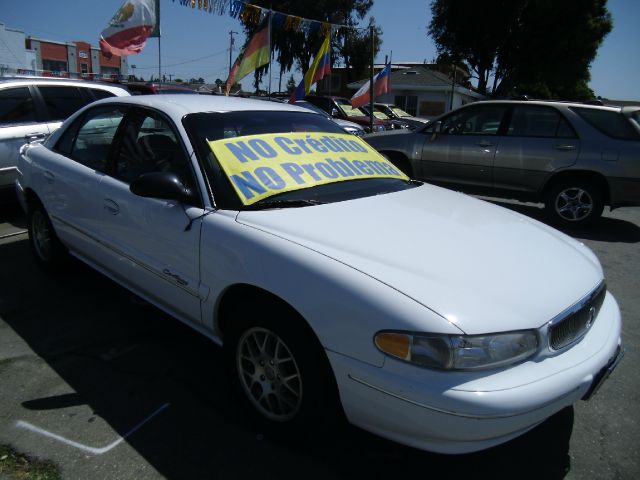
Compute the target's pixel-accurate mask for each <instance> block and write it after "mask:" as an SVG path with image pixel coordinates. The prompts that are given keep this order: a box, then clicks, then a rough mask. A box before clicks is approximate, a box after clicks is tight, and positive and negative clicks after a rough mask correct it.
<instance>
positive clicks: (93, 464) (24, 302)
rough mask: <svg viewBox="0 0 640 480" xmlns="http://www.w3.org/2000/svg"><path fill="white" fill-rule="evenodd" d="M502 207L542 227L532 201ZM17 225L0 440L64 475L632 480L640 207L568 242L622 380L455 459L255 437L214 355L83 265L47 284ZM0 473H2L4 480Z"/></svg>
mask: <svg viewBox="0 0 640 480" xmlns="http://www.w3.org/2000/svg"><path fill="white" fill-rule="evenodd" d="M507 206H509V207H510V208H513V209H516V210H518V211H521V212H522V213H525V214H528V215H531V216H533V217H536V218H539V217H540V212H539V210H538V209H537V208H535V207H534V206H523V205H513V204H507ZM25 229H26V225H25V219H24V216H23V214H22V212H21V211H20V209H19V207H17V206H6V205H5V206H0V265H1V266H2V267H1V270H0V278H1V282H0V445H5V446H10V447H11V448H12V449H14V450H15V451H17V452H21V453H23V454H25V455H28V456H29V457H30V458H31V459H32V460H33V459H41V460H47V461H49V462H50V464H51V465H53V466H55V469H57V470H58V471H59V472H60V473H61V477H62V478H65V479H79V478H103V479H111V478H113V479H157V478H175V479H182V478H193V479H195V478H221V479H222V478H248V477H250V476H251V477H259V478H262V479H268V478H278V479H282V478H294V477H295V478H300V477H302V478H385V477H393V478H400V477H404V476H409V475H410V476H412V477H414V476H416V477H417V476H420V477H424V478H428V477H431V478H437V477H440V478H452V477H455V478H462V477H466V476H473V477H476V478H478V477H479V478H484V477H488V476H491V477H492V478H528V477H537V478H545V479H548V478H549V479H553V478H571V479H595V478H597V479H631V478H637V477H638V476H639V475H640V425H639V420H640V408H639V407H640V369H638V368H637V367H636V365H638V364H639V363H640V355H639V353H638V346H639V345H640V327H639V322H640V295H639V293H640V208H628V209H620V210H616V211H614V212H606V213H605V217H604V218H603V219H602V221H601V222H600V223H599V224H598V225H597V226H594V227H592V228H591V229H589V230H585V231H579V232H567V233H569V234H571V235H572V236H574V237H576V238H579V239H580V240H582V241H584V242H585V243H586V244H587V245H588V246H589V247H591V248H592V249H593V250H594V251H595V253H596V254H597V255H598V257H599V258H600V260H601V262H602V264H603V267H604V270H605V274H606V277H607V283H608V287H609V290H610V291H611V292H612V293H613V294H614V295H615V297H616V298H617V300H618V303H619V304H620V307H621V310H622V314H623V321H624V325H623V342H624V346H625V348H626V356H625V358H624V359H623V361H622V363H621V364H620V365H619V366H618V368H617V370H616V371H615V372H614V373H613V375H612V376H611V377H610V378H609V380H608V381H607V382H606V383H605V384H604V386H603V388H602V389H601V390H600V392H599V393H598V394H597V395H596V396H595V397H594V398H593V399H592V400H591V401H589V402H580V403H579V404H577V405H576V406H575V408H574V409H567V410H564V411H562V412H560V413H559V414H557V415H556V416H554V417H552V418H551V419H549V420H548V421H547V422H545V423H543V424H542V425H540V426H539V427H537V428H536V429H534V430H532V431H531V432H529V433H528V434H526V435H524V436H522V437H520V438H518V439H516V440H514V441H511V442H509V443H508V444H505V445H502V446H499V447H496V448H493V449H490V450H488V451H485V452H480V453H475V454H470V455H462V456H446V455H436V454H431V453H426V452H421V451H418V450H414V449H411V448H407V447H404V446H401V445H397V444H395V443H392V442H388V441H385V440H382V439H380V438H377V437H375V436H373V435H370V434H368V433H366V432H363V431H361V430H359V429H357V428H354V427H350V426H347V425H345V426H343V427H342V429H341V430H340V431H339V432H335V434H334V435H331V436H328V437H326V436H325V437H321V438H318V437H317V436H316V434H315V432H308V434H307V436H306V437H305V438H275V437H270V436H269V435H266V434H265V433H264V432H261V431H259V430H256V429H255V427H254V426H253V425H252V424H251V423H250V422H249V420H248V419H247V418H246V417H245V415H244V413H243V411H242V409H241V408H240V406H239V405H238V404H237V401H236V399H234V398H233V396H231V395H230V394H229V392H228V391H227V380H226V378H225V375H224V372H223V371H222V369H221V366H220V363H221V362H220V361H221V357H222V355H221V350H220V349H218V348H217V347H216V346H214V345H213V344H211V343H210V341H209V340H207V339H206V338H204V337H202V336H200V335H199V334H197V333H196V332H194V331H192V330H190V329H189V328H188V327H186V326H183V325H182V324H180V323H179V322H178V321H176V320H173V319H171V318H169V317H167V316H166V315H165V314H163V313H162V312H160V311H158V310H157V309H155V308H153V307H151V306H149V305H147V304H144V303H143V302H140V301H138V300H137V299H136V298H135V297H133V296H132V295H131V294H129V293H128V292H127V291H126V290H124V289H122V288H121V287H119V286H118V285H116V284H114V283H113V282H111V281H110V280H108V279H106V278H104V277H103V276H101V275H100V274H98V273H96V272H94V271H92V270H91V269H90V268H88V267H85V266H83V265H80V264H77V265H73V266H72V268H71V269H70V270H69V271H68V272H66V273H65V274H63V275H58V276H50V275H45V274H44V273H42V272H41V271H39V270H38V269H37V268H36V267H35V263H34V262H33V260H32V258H31V252H30V251H29V246H28V239H27V235H26V233H24V230H25ZM523 255H526V250H524V249H523ZM2 465H3V463H2V457H0V478H2V477H3V475H4V476H6V478H11V476H10V475H11V471H10V469H9V468H8V467H7V468H6V469H5V471H4V473H3V471H2V469H1V467H2ZM23 478H24V477H23Z"/></svg>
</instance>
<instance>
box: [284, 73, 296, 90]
mask: <svg viewBox="0 0 640 480" xmlns="http://www.w3.org/2000/svg"><path fill="white" fill-rule="evenodd" d="M297 86H298V84H297V83H296V81H295V80H294V79H293V75H291V76H289V80H287V93H293V91H294V90H295V89H296V87H297Z"/></svg>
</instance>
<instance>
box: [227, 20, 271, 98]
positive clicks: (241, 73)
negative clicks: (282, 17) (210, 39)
mask: <svg viewBox="0 0 640 480" xmlns="http://www.w3.org/2000/svg"><path fill="white" fill-rule="evenodd" d="M269 43H270V42H269V25H268V24H267V26H265V27H264V28H263V29H262V30H259V31H258V32H256V34H255V35H254V36H253V37H252V38H251V40H249V43H247V45H246V46H245V47H244V48H243V49H242V50H241V51H240V54H239V55H238V58H237V59H236V61H235V63H234V64H233V67H232V68H231V72H229V78H228V79H227V89H226V94H227V95H229V90H231V85H233V83H234V82H239V81H240V80H242V79H243V78H244V77H246V76H247V75H249V74H250V73H251V72H253V71H254V70H255V69H256V68H258V67H261V66H262V65H265V64H267V63H269V55H270V54H271V49H270V45H269Z"/></svg>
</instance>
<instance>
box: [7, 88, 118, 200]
mask: <svg viewBox="0 0 640 480" xmlns="http://www.w3.org/2000/svg"><path fill="white" fill-rule="evenodd" d="M124 95H129V94H128V93H127V91H126V90H124V89H122V88H120V87H117V86H114V85H110V84H103V83H98V82H88V81H82V80H67V79H53V78H42V77H39V78H29V77H26V78H11V77H7V78H0V191H2V193H3V195H7V194H9V195H11V193H12V191H13V182H14V181H15V179H16V162H17V160H18V150H19V149H20V146H22V144H24V143H26V142H32V141H41V140H43V139H44V138H45V137H46V136H47V135H49V134H50V133H51V132H53V131H54V130H55V129H57V128H58V127H59V126H60V125H61V124H62V121H63V120H64V119H65V118H67V117H68V116H69V115H71V114H72V113H74V112H75V111H76V110H78V109H79V108H81V107H83V106H85V105H87V104H88V103H91V102H93V101H94V100H100V99H102V98H107V97H112V96H124ZM14 201H15V200H14Z"/></svg>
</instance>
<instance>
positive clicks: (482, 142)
mask: <svg viewBox="0 0 640 480" xmlns="http://www.w3.org/2000/svg"><path fill="white" fill-rule="evenodd" d="M478 145H479V146H481V147H493V145H494V144H493V142H490V141H489V140H480V141H479V142H478Z"/></svg>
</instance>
